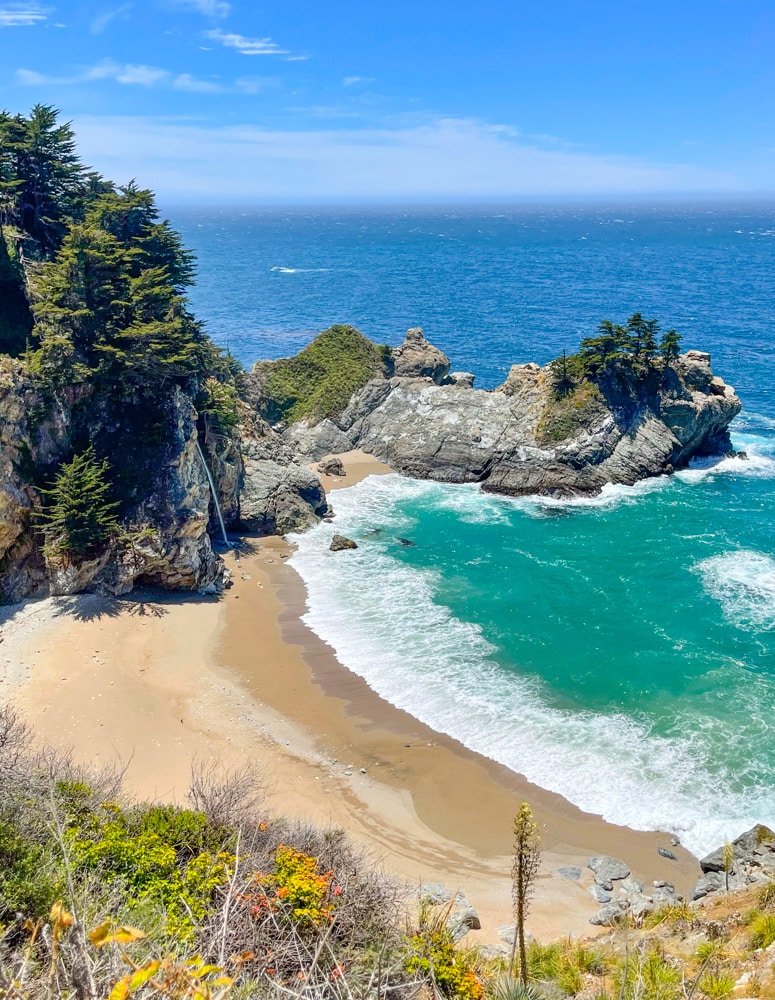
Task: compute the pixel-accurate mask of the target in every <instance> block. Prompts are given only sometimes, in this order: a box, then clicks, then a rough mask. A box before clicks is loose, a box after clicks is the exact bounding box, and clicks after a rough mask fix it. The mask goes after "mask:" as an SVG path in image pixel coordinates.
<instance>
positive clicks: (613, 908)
mask: <svg viewBox="0 0 775 1000" xmlns="http://www.w3.org/2000/svg"><path fill="white" fill-rule="evenodd" d="M629 909H630V904H629V903H628V902H627V901H626V900H624V899H614V900H612V901H611V902H610V903H606V905H605V906H603V907H602V908H601V909H600V910H598V911H597V913H596V914H595V915H594V916H593V917H590V918H589V922H590V923H591V924H594V925H595V926H596V927H614V926H615V925H616V924H618V923H620V922H621V921H622V920H623V919H624V918H625V917H626V916H627V914H628V913H629Z"/></svg>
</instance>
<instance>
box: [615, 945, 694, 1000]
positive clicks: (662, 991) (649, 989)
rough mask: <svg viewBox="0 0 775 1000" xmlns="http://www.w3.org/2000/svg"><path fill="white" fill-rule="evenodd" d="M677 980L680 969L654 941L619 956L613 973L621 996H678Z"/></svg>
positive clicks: (632, 999)
mask: <svg viewBox="0 0 775 1000" xmlns="http://www.w3.org/2000/svg"><path fill="white" fill-rule="evenodd" d="M681 983H682V976H681V972H680V970H679V969H677V968H675V966H673V965H671V964H670V962H668V961H667V959H666V958H665V956H664V955H663V953H662V952H661V950H660V949H659V947H658V946H656V945H655V946H652V947H651V948H649V950H648V951H646V952H645V953H641V952H637V953H635V954H634V955H630V956H629V958H627V959H625V960H623V961H622V962H621V963H620V965H619V968H618V969H617V971H616V975H615V976H614V985H615V987H616V992H617V993H618V994H619V996H620V998H621V1000H678V998H679V997H680V996H681V994H682V989H681Z"/></svg>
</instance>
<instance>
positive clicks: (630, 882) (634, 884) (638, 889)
mask: <svg viewBox="0 0 775 1000" xmlns="http://www.w3.org/2000/svg"><path fill="white" fill-rule="evenodd" d="M619 888H620V889H621V891H622V892H624V893H627V894H628V895H636V894H637V893H642V892H643V883H642V882H639V881H638V880H637V879H636V878H632V877H631V876H630V877H628V878H626V879H623V880H622V882H621V884H620V886H619Z"/></svg>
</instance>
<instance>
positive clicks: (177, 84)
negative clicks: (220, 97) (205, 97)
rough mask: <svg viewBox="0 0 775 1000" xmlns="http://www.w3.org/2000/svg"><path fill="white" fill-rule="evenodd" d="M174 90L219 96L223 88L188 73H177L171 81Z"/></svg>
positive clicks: (211, 81)
mask: <svg viewBox="0 0 775 1000" xmlns="http://www.w3.org/2000/svg"><path fill="white" fill-rule="evenodd" d="M172 86H173V87H174V88H175V90H187V91H189V92H190V93H192V94H220V93H222V92H223V90H224V88H223V86H222V85H221V84H220V83H216V82H215V81H214V80H200V79H198V78H197V77H195V76H192V75H191V74H190V73H179V74H178V76H176V77H175V79H174V80H173V81H172Z"/></svg>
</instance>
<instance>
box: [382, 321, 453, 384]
mask: <svg viewBox="0 0 775 1000" xmlns="http://www.w3.org/2000/svg"><path fill="white" fill-rule="evenodd" d="M392 360H393V373H394V374H395V375H396V376H398V377H399V378H430V379H432V380H433V381H434V382H436V383H437V384H438V385H441V383H442V382H443V381H444V379H445V378H446V377H447V375H449V358H448V357H447V355H446V354H444V353H443V352H442V351H440V350H439V349H438V347H434V346H433V344H429V343H428V341H427V340H426V339H425V337H424V336H423V332H422V330H421V329H420V328H419V327H413V328H412V329H411V330H407V331H406V337H405V339H404V342H403V344H401V346H400V347H396V348H395V349H394V350H393V352H392Z"/></svg>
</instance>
